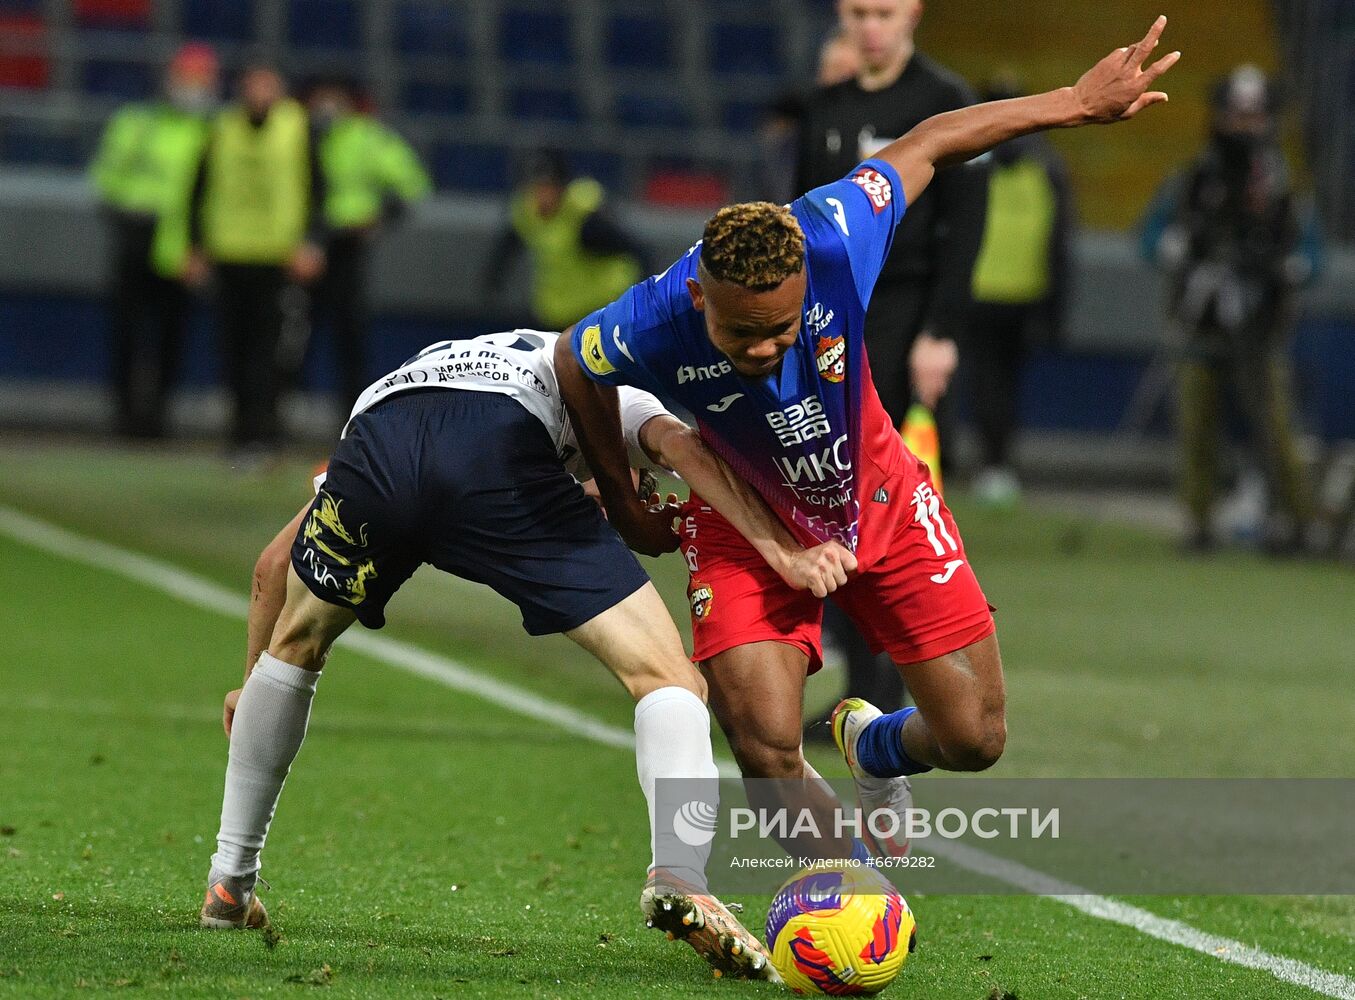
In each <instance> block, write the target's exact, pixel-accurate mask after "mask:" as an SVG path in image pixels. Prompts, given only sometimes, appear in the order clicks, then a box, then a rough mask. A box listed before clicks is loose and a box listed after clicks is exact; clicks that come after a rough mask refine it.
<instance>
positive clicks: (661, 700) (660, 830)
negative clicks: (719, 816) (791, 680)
mask: <svg viewBox="0 0 1355 1000" xmlns="http://www.w3.org/2000/svg"><path fill="white" fill-rule="evenodd" d="M635 770H636V773H637V774H638V775H639V778H640V787H641V789H643V790H644V793H645V799H646V801H647V802H648V804H649V831H650V866H651V868H652V867H655V866H658V867H662V868H663V869H664V870H666V871H668V872H670V873H672V874H673V875H675V876H677V877H678V878H681V879H683V880H684V881H687V882H690V883H692V884H693V885H696V886H698V887H704V886H705V872H706V859H707V858H708V857H709V856H710V843H709V842H707V843H705V844H696V845H693V844H690V843H688V842H687V841H684V840H681V839H680V838H678V837H677V836H676V834H675V832H674V823H673V817H672V816H663V817H659V816H657V807H658V805H659V802H660V800H662V801H663V803H664V808H665V810H667V809H673V810H676V804H677V799H679V798H680V799H681V800H682V801H683V802H684V803H696V804H697V805H698V806H699V808H697V809H696V814H697V815H699V816H700V817H701V819H704V818H705V817H709V822H710V824H711V826H712V827H713V826H714V817H715V811H716V809H717V808H718V806H719V802H720V785H719V778H720V771H719V769H718V768H717V767H716V766H715V754H714V752H713V751H712V750H711V746H710V712H709V710H707V708H706V706H705V704H704V703H703V702H702V701H701V699H700V698H698V697H697V696H696V695H694V694H693V693H692V692H690V691H688V690H687V689H686V688H680V687H664V688H659V689H658V690H657V691H651V692H650V693H649V694H647V695H645V696H644V697H643V698H641V699H640V700H639V701H638V702H636V705H635ZM665 779H684V783H683V784H682V786H680V789H679V788H678V786H673V785H670V786H669V787H668V788H667V789H664V788H662V786H659V784H658V783H659V781H660V780H665ZM675 791H676V792H678V794H677V798H675V797H674V792H675ZM660 793H662V794H660ZM659 820H662V822H659Z"/></svg>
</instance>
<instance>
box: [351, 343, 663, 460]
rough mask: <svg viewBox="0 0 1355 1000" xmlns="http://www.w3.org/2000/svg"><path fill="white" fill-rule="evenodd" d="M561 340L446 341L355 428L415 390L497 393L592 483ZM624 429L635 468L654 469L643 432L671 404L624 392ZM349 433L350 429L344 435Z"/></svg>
mask: <svg viewBox="0 0 1355 1000" xmlns="http://www.w3.org/2000/svg"><path fill="white" fill-rule="evenodd" d="M558 338H559V334H555V333H542V332H541V331H538V330H513V331H511V332H509V333H491V334H487V335H485V336H483V337H475V338H474V339H472V340H444V341H441V342H440V343H437V344H432V345H430V346H428V347H425V348H424V349H423V350H422V351H420V352H419V353H418V354H416V355H414V357H412V358H410V359H409V360H408V361H406V362H405V363H404V364H403V365H401V366H400V367H399V368H397V369H395V371H393V372H391V373H390V374H389V375H386V376H384V377H382V378H379V379H377V380H376V381H375V382H373V383H372V384H371V385H369V386H368V387H367V388H366V389H365V390H363V393H362V395H361V396H359V397H358V401H357V404H356V405H355V406H354V407H353V412H352V413H351V414H350V415H349V417H348V420H349V423H351V422H352V420H353V418H354V417H356V416H357V415H358V414H359V413H363V412H365V411H367V410H370V409H371V408H372V407H373V406H375V405H376V404H377V403H379V402H381V401H382V400H385V399H389V398H390V397H391V396H393V395H395V394H396V393H399V392H404V391H405V390H407V389H466V390H469V391H471V392H497V393H499V394H500V395H504V396H510V397H512V398H513V399H515V400H517V402H518V403H520V404H522V406H523V408H525V409H526V410H527V412H528V413H530V414H531V415H532V416H534V417H536V419H538V420H540V421H541V423H542V424H543V425H544V426H545V428H546V433H548V434H549V435H550V438H551V441H553V442H554V443H555V450H556V454H558V455H559V456H560V460H561V462H563V463H564V466H565V468H566V469H567V470H568V471H569V473H570V474H571V475H573V476H574V477H575V478H577V479H579V480H584V479H590V478H592V473H590V472H589V471H588V466H587V464H586V463H585V462H584V460H583V456H582V454H581V453H580V452H579V443H578V440H577V439H576V438H575V436H574V428H573V427H571V426H570V424H569V417H568V415H567V414H566V412H565V404H564V400H563V399H562V398H561V397H560V388H559V385H558V384H557V383H556V381H555V363H554V360H555V341H556V340H557V339H558ZM620 396H621V399H620V401H621V429H622V431H623V432H624V435H625V439H626V450H627V452H628V456H629V459H630V464H631V465H632V466H633V467H635V468H644V467H646V466H650V465H653V464H654V463H653V462H652V461H651V460H650V459H649V458H648V456H646V455H645V452H644V449H643V448H641V447H640V428H641V427H643V426H644V425H645V422H646V421H648V420H650V419H651V418H652V417H656V416H662V415H666V414H667V413H668V411H667V410H665V409H664V408H663V405H662V404H661V403H660V402H659V401H658V400H657V399H655V398H654V397H653V396H651V395H650V394H649V393H647V392H643V391H641V390H639V389H632V388H630V387H629V386H623V387H622V388H621V389H620ZM347 433H348V427H347V426H345V427H344V434H347Z"/></svg>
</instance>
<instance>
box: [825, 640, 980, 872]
mask: <svg viewBox="0 0 1355 1000" xmlns="http://www.w3.org/2000/svg"><path fill="white" fill-rule="evenodd" d="M899 671H900V672H901V673H902V674H903V677H904V680H905V681H906V682H907V684H908V690H909V691H910V692H911V693H912V695H913V698H914V700H915V701H916V702H917V705H916V707H911V706H910V707H908V708H904V709H901V710H899V711H897V712H894V713H893V714H891V715H885V714H884V713H882V712H881V711H880V710H879V709H877V708H876V707H875V706H874V705H871V704H869V703H868V702H865V701H863V700H861V699H860V698H847V699H844V700H843V701H842V702H841V703H840V704H839V705H838V706H837V708H835V709H834V710H833V739H834V741H835V742H836V743H837V745H838V748H839V749H840V750H841V751H842V755H843V757H844V758H845V759H846V761H847V766H848V767H849V768H850V769H851V772H852V777H853V778H854V779H855V780H856V788H857V794H858V796H859V798H860V799H861V804H862V807H863V808H864V809H866V810H874V809H890V810H893V811H894V812H895V813H896V814H898V816H899V820H900V823H901V824H902V820H903V818H904V817H903V813H904V812H905V811H906V810H907V809H908V808H910V807H911V805H912V790H911V787H910V786H909V784H908V776H909V775H913V774H921V773H922V772H924V771H930V770H932V769H933V768H940V769H942V770H946V771H982V770H984V769H986V768H988V767H991V766H992V765H993V764H994V763H996V762H997V759H998V758H999V757H1001V756H1002V750H1003V747H1004V746H1005V744H1006V740H1007V722H1006V714H1005V706H1006V688H1005V684H1004V681H1003V677H1002V657H1001V655H1000V654H999V652H998V645H997V637H996V636H995V635H989V636H987V637H986V638H984V639H980V640H979V641H977V642H975V643H972V644H971V645H969V646H966V647H964V648H963V649H958V650H956V651H955V652H953V653H947V654H946V655H944V656H938V657H935V658H934V659H931V660H925V661H923V662H921V663H911V664H905V665H902V666H900V667H899ZM875 846H876V849H877V850H878V851H881V852H883V853H886V854H892V855H896V856H899V855H903V854H906V853H907V852H908V841H907V840H906V839H904V838H902V837H894V838H877V842H876V844H875Z"/></svg>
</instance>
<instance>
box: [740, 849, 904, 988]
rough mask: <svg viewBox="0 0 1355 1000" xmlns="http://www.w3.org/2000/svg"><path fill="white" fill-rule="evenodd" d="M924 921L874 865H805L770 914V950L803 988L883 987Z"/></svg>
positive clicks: (789, 981)
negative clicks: (817, 866) (806, 866)
mask: <svg viewBox="0 0 1355 1000" xmlns="http://www.w3.org/2000/svg"><path fill="white" fill-rule="evenodd" d="M916 929H917V924H916V922H915V921H914V920H913V911H912V910H910V909H909V908H908V902H907V901H906V900H905V899H904V898H903V896H902V895H900V893H899V891H898V890H897V889H895V888H894V886H892V885H891V884H890V883H889V881H888V880H887V879H885V878H884V877H883V876H882V875H881V874H880V873H879V872H877V871H876V870H875V869H873V868H869V867H867V866H864V865H863V866H860V867H855V866H851V865H833V866H827V867H823V868H806V869H805V870H803V871H801V872H800V873H799V874H798V875H795V876H794V877H793V878H791V879H790V880H789V881H788V882H786V884H785V885H783V886H782V887H781V889H780V891H779V892H777V894H776V899H774V900H773V901H772V906H771V909H770V910H769V911H768V913H767V950H768V951H769V952H770V953H771V956H772V964H773V965H775V966H776V969H777V971H778V972H780V973H781V978H782V979H784V980H785V981H786V985H787V986H789V987H790V988H791V989H792V990H793V991H794V992H796V993H798V994H806V993H811V994H814V993H821V994H827V995H829V996H857V995H860V994H869V993H879V992H880V991H881V990H882V989H884V988H885V987H886V986H888V985H889V984H890V983H892V982H893V981H894V978H895V977H896V976H897V975H898V974H899V971H900V970H901V969H902V968H903V963H904V962H906V961H907V960H908V953H909V951H910V950H912V947H913V945H914V941H915V937H914V935H915V932H916Z"/></svg>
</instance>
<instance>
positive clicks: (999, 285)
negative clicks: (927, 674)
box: [964, 77, 1074, 507]
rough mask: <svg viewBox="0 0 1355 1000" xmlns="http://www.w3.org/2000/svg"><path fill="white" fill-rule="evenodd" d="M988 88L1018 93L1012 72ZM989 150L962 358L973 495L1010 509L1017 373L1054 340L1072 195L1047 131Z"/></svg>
mask: <svg viewBox="0 0 1355 1000" xmlns="http://www.w3.org/2000/svg"><path fill="white" fill-rule="evenodd" d="M984 91H985V92H984V100H987V101H1001V100H1007V99H1009V98H1015V97H1020V96H1022V94H1023V93H1024V90H1023V88H1022V87H1021V85H1020V83H1019V82H1017V81H1016V80H1015V79H1014V78H1012V77H999V78H996V79H994V80H993V81H991V82H990V83H989V84H988V85H987V86H986V87H985V88H984ZM992 155H993V163H992V168H991V174H990V175H989V180H988V220H987V225H986V226H985V228H984V234H983V244H982V246H981V247H980V249H979V258H978V261H977V262H976V263H975V265H974V278H973V299H974V306H973V309H972V311H971V312H970V317H969V324H968V326H969V330H968V337H967V338H966V342H965V352H964V357H965V365H966V368H967V374H968V376H969V382H970V386H971V391H972V396H971V398H972V400H973V407H974V420H975V423H976V424H977V427H978V431H979V442H980V447H981V449H982V466H981V468H980V470H979V472H978V474H977V475H976V476H975V479H974V492H975V495H976V496H977V498H978V499H979V501H980V502H981V503H984V504H986V505H989V506H993V507H1010V506H1013V505H1015V504H1016V503H1017V502H1018V500H1019V499H1020V495H1021V485H1020V480H1019V479H1018V478H1017V475H1016V472H1015V470H1014V469H1013V466H1012V442H1013V439H1014V438H1015V435H1016V432H1017V430H1018V428H1019V411H1018V405H1019V402H1020V384H1021V371H1022V368H1023V367H1024V365H1025V361H1026V356H1027V354H1028V353H1029V351H1030V349H1031V348H1032V347H1035V346H1040V345H1049V344H1053V343H1057V342H1058V340H1059V335H1060V332H1061V329H1062V326H1063V320H1064V314H1065V312H1066V306H1067V302H1068V288H1069V276H1070V272H1071V270H1072V267H1071V244H1072V234H1073V225H1074V221H1073V200H1072V195H1071V192H1070V189H1069V184H1068V174H1067V170H1066V169H1065V167H1064V165H1063V162H1062V161H1061V160H1060V159H1059V156H1058V154H1057V153H1056V152H1055V151H1054V149H1053V147H1052V146H1051V145H1050V144H1049V141H1048V140H1047V139H1046V138H1045V137H1044V136H1042V135H1029V136H1024V137H1023V138H1020V139H1013V140H1012V141H1011V142H1006V143H1003V144H1002V145H1001V146H998V147H997V148H996V149H995V150H993V154H992Z"/></svg>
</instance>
